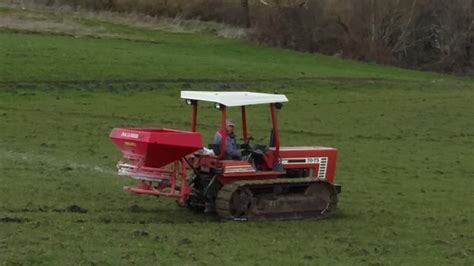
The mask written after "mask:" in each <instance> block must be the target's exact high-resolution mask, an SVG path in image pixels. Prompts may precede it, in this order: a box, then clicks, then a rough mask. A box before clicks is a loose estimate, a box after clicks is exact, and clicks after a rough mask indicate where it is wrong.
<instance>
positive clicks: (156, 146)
mask: <svg viewBox="0 0 474 266" xmlns="http://www.w3.org/2000/svg"><path fill="white" fill-rule="evenodd" d="M181 98H182V99H183V100H184V102H185V103H186V104H188V105H189V106H190V107H191V109H192V116H191V117H192V121H191V130H190V131H184V130H175V129H167V128H115V129H113V130H112V132H111V133H110V138H111V139H112V141H113V142H114V143H115V144H116V146H117V147H118V148H119V149H120V150H121V151H122V155H123V156H122V159H121V160H120V161H119V162H118V163H117V168H118V174H119V175H125V176H128V177H131V178H134V179H136V180H137V184H136V185H135V186H126V187H124V190H125V191H127V192H131V193H135V194H143V195H153V196H165V197H173V198H175V199H176V201H177V202H178V204H180V205H182V206H187V207H189V208H190V209H193V210H197V211H203V212H211V213H217V215H218V216H219V217H221V218H222V219H226V220H227V219H229V220H239V221H247V220H250V221H252V220H282V219H304V218H325V217H328V216H330V215H331V214H333V213H334V212H335V210H336V206H337V200H338V193H340V191H341V186H340V185H337V184H335V183H334V175H335V169H336V156H337V150H336V149H335V148H331V147H321V146H305V147H282V146H280V137H279V132H278V121H277V113H278V110H280V109H281V108H282V106H283V103H285V102H287V101H288V99H287V97H286V96H285V95H281V94H267V93H254V92H213V91H182V92H181ZM200 102H211V103H212V104H214V107H215V109H216V110H217V111H218V112H220V117H221V119H220V120H221V121H220V127H221V130H220V132H221V134H223V135H224V136H222V138H221V142H220V143H219V144H218V145H216V144H210V145H208V146H206V147H204V146H203V143H202V136H201V134H200V133H199V132H198V131H197V115H198V106H199V103H200ZM259 104H264V105H268V107H269V111H270V113H271V124H272V126H271V128H270V129H269V130H270V132H271V133H270V141H269V143H265V144H263V143H260V144H257V143H252V142H251V140H252V138H251V137H250V136H249V134H248V131H247V113H246V112H247V108H250V107H251V106H253V105H259ZM228 108H240V114H241V121H242V124H241V128H242V144H240V146H239V148H240V151H241V155H242V156H241V157H240V158H239V159H237V160H230V159H228V158H225V153H226V151H225V149H226V139H227V136H226V130H225V129H226V119H227V117H226V113H227V110H228Z"/></svg>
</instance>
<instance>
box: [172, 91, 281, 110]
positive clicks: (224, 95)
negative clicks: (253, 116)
mask: <svg viewBox="0 0 474 266" xmlns="http://www.w3.org/2000/svg"><path fill="white" fill-rule="evenodd" d="M181 98H182V99H189V100H198V101H206V102H214V103H220V104H223V105H225V106H229V107H232V106H242V105H252V104H265V103H283V102H287V101H288V98H286V96H285V95H283V94H270V93H256V92H248V91H181Z"/></svg>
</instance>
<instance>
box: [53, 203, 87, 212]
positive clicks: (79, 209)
mask: <svg viewBox="0 0 474 266" xmlns="http://www.w3.org/2000/svg"><path fill="white" fill-rule="evenodd" d="M53 211H54V212H71V213H87V212H88V210H87V209H84V208H82V207H80V206H78V205H70V206H68V207H66V208H64V209H53Z"/></svg>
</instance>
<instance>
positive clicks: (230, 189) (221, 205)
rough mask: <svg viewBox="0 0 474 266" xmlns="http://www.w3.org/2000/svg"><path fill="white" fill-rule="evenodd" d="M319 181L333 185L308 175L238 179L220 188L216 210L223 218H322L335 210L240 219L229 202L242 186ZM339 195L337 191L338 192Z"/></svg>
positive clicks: (254, 218)
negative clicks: (292, 215) (232, 211)
mask: <svg viewBox="0 0 474 266" xmlns="http://www.w3.org/2000/svg"><path fill="white" fill-rule="evenodd" d="M317 182H324V183H327V184H329V185H332V184H330V183H328V182H327V181H326V180H325V179H320V178H314V177H306V178H279V179H266V180H242V181H237V182H234V183H231V184H227V185H224V186H223V187H222V188H221V189H220V190H219V193H218V195H217V199H216V211H217V214H218V215H219V217H220V218H221V219H224V220H237V221H253V220H291V219H305V218H311V219H322V218H327V217H329V216H331V215H332V214H333V213H334V212H331V213H327V214H321V213H320V212H318V213H317V215H312V216H309V217H298V216H295V217H296V218H295V217H291V216H283V217H271V218H268V217H265V216H264V217H252V218H248V219H247V218H245V219H239V218H234V217H232V215H231V213H230V211H229V203H230V199H231V197H232V194H233V193H234V192H235V191H236V190H237V189H238V188H239V187H242V186H253V185H257V186H258V185H273V184H308V185H309V184H311V183H317ZM336 196H337V193H336Z"/></svg>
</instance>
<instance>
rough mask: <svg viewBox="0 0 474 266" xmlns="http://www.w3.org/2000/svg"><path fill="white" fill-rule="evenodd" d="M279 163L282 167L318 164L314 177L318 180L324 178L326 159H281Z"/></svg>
mask: <svg viewBox="0 0 474 266" xmlns="http://www.w3.org/2000/svg"><path fill="white" fill-rule="evenodd" d="M281 163H282V164H283V165H291V164H299V165H301V164H319V167H318V172H317V173H316V176H317V177H319V178H326V172H327V166H328V157H306V158H282V159H281Z"/></svg>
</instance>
